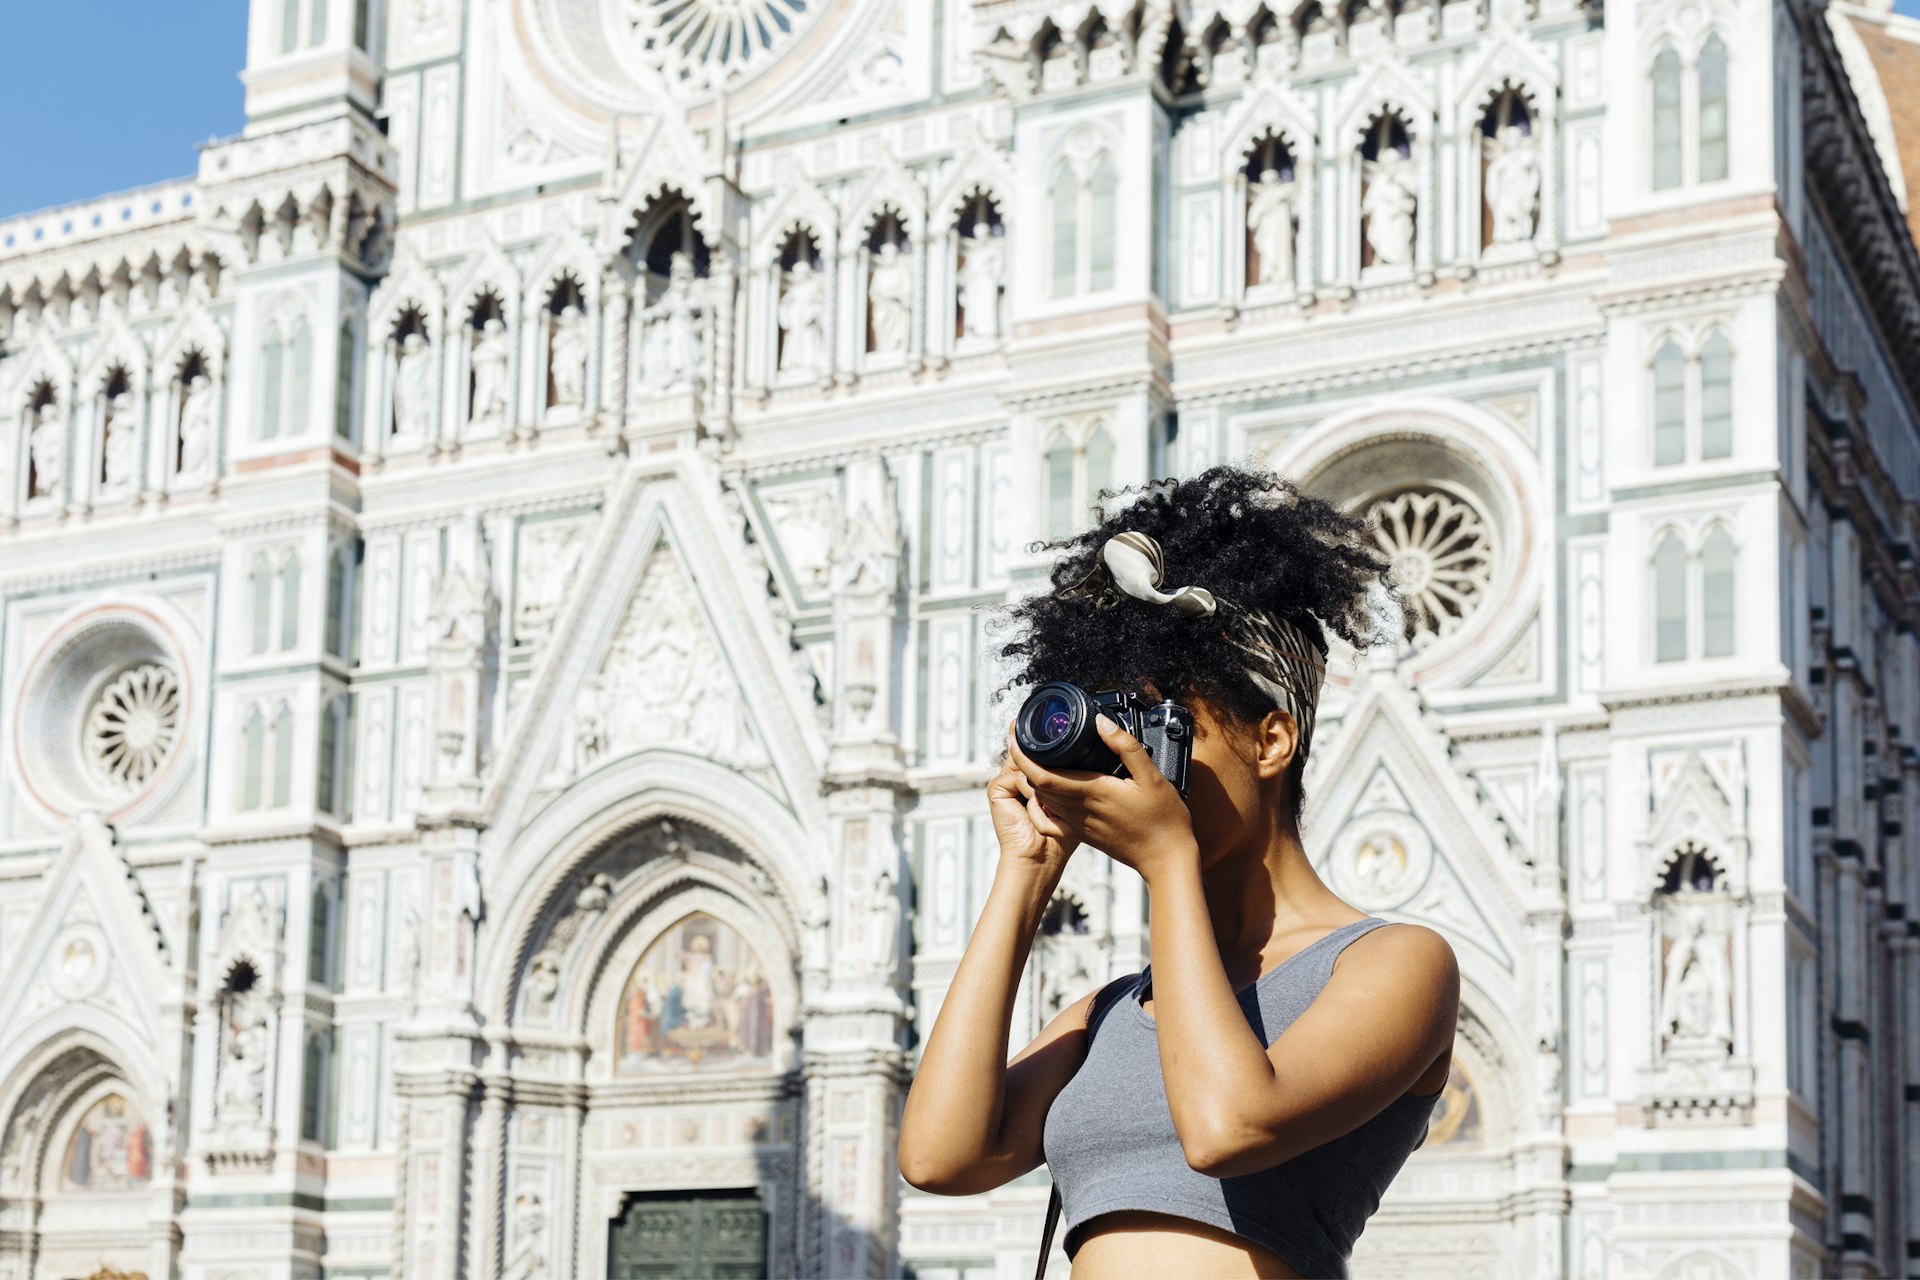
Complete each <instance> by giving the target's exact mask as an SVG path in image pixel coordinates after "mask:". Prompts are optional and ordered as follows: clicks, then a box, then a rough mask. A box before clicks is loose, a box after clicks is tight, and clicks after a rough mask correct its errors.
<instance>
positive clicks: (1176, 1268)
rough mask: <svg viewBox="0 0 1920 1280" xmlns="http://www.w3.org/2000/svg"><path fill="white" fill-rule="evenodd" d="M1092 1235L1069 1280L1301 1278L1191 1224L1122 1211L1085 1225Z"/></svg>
mask: <svg viewBox="0 0 1920 1280" xmlns="http://www.w3.org/2000/svg"><path fill="white" fill-rule="evenodd" d="M1087 1229H1088V1230H1089V1231H1091V1232H1093V1233H1095V1234H1092V1235H1089V1236H1088V1237H1087V1238H1086V1239H1085V1240H1084V1241H1082V1242H1081V1245H1080V1251H1079V1252H1078V1253H1076V1254H1074V1256H1073V1275H1072V1280H1132V1278H1133V1277H1135V1276H1195V1277H1199V1276H1205V1277H1207V1280H1215V1278H1216V1277H1217V1278H1218V1280H1251V1277H1255V1276H1260V1277H1268V1276H1271V1277H1277V1278H1278V1280H1300V1273H1299V1272H1298V1271H1295V1270H1294V1269H1293V1268H1292V1267H1290V1266H1288V1265H1287V1264H1286V1263H1285V1262H1284V1261H1283V1260H1281V1258H1280V1257H1279V1256H1278V1255H1277V1254H1275V1253H1273V1252H1272V1251H1270V1250H1267V1249H1263V1248H1261V1247H1260V1246H1259V1245H1257V1244H1255V1243H1254V1242H1253V1241H1251V1240H1248V1239H1246V1238H1245V1237H1244V1236H1237V1235H1234V1234H1233V1233H1232V1232H1231V1231H1222V1230H1220V1229H1219V1228H1218V1227H1210V1226H1208V1225H1207V1224H1205V1223H1204V1222H1194V1221H1193V1220H1191V1219H1189V1218H1175V1217H1170V1216H1168V1215H1167V1214H1164V1213H1147V1212H1145V1211H1142V1210H1135V1209H1122V1210H1118V1211H1116V1212H1114V1213H1103V1214H1101V1215H1100V1216H1099V1217H1097V1218H1095V1219H1093V1221H1092V1222H1090V1223H1088V1224H1087Z"/></svg>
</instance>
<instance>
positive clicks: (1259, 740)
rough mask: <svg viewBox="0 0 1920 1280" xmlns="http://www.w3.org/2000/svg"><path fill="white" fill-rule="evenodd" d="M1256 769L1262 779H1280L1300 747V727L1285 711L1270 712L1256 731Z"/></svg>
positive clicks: (1261, 720)
mask: <svg viewBox="0 0 1920 1280" xmlns="http://www.w3.org/2000/svg"><path fill="white" fill-rule="evenodd" d="M1254 745H1255V756H1254V767H1255V768H1256V769H1258V770H1259V773H1260V776H1261V777H1262V778H1278V777H1280V776H1281V775H1283V774H1284V773H1286V771H1287V766H1288V765H1290V764H1292V763H1293V753H1294V752H1295V751H1297V750H1298V749H1299V747H1300V727H1299V726H1298V725H1296V724H1295V723H1294V722H1293V717H1292V716H1290V715H1288V714H1287V713H1286V712H1284V711H1277V710H1276V711H1269V712H1267V714H1266V715H1264V716H1262V717H1261V718H1260V723H1259V725H1258V726H1257V727H1256V729H1255V739H1254Z"/></svg>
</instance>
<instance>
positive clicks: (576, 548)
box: [513, 520, 587, 644]
mask: <svg viewBox="0 0 1920 1280" xmlns="http://www.w3.org/2000/svg"><path fill="white" fill-rule="evenodd" d="M586 547H587V526H586V525H584V524H582V523H580V522H579V521H576V520H547V521H542V522H540V523H538V524H528V525H523V526H522V527H521V530H520V562H519V565H518V566H517V570H516V572H515V575H514V576H515V579H516V582H515V585H514V601H513V636H514V639H515V640H517V641H518V642H520V643H521V644H544V643H545V642H546V640H547V638H548V636H549V635H551V634H552V631H553V620H554V616H555V615H556V614H557V613H558V612H559V610H560V605H561V603H562V601H563V600H564V598H565V594H566V590H567V588H568V587H569V586H570V585H572V582H573V575H574V573H575V571H576V570H577V569H578V568H579V567H580V557H581V556H582V555H584V554H585V552H586Z"/></svg>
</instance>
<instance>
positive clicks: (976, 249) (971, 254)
mask: <svg viewBox="0 0 1920 1280" xmlns="http://www.w3.org/2000/svg"><path fill="white" fill-rule="evenodd" d="M964 248H965V250H966V255H967V256H966V261H964V262H962V263H961V264H960V279H959V285H960V318H961V322H962V325H963V326H964V327H963V329H962V332H961V336H962V337H966V338H979V339H982V340H983V341H991V340H995V339H998V338H999V336H1000V285H1001V282H1002V281H1003V280H1004V279H1005V277H1006V273H1007V257H1006V250H1005V248H1004V247H1003V246H1002V245H1001V243H1000V241H999V240H998V239H996V238H995V237H994V234H993V228H992V227H990V226H988V225H987V224H986V223H984V222H976V223H974V224H973V234H972V235H971V236H969V237H968V238H967V241H966V244H965V245H964Z"/></svg>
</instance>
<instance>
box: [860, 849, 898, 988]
mask: <svg viewBox="0 0 1920 1280" xmlns="http://www.w3.org/2000/svg"><path fill="white" fill-rule="evenodd" d="M868 910H869V911H870V912H871V913H872V916H873V930H874V938H873V952H874V955H873V966H874V968H876V969H879V970H881V971H882V972H887V971H891V970H892V969H893V967H894V966H895V965H896V964H898V963H899V956H898V948H899V945H900V893H899V891H898V890H897V889H896V888H895V887H894V883H893V873H892V872H891V871H888V870H886V869H885V868H884V867H883V868H881V870H880V873H879V874H878V875H876V876H874V878H873V899H872V903H871V905H870V906H869V908H868Z"/></svg>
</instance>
